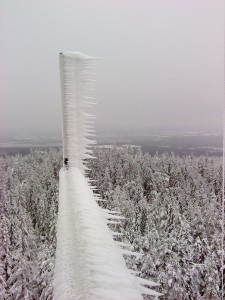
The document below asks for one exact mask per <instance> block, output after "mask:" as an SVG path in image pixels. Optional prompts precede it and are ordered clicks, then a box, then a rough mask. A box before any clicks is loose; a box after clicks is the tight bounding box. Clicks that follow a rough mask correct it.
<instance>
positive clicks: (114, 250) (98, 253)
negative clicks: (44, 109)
mask: <svg viewBox="0 0 225 300" xmlns="http://www.w3.org/2000/svg"><path fill="white" fill-rule="evenodd" d="M91 61H92V58H91V57H88V56H85V55H82V54H80V53H74V52H63V53H61V54H60V72H61V89H62V113H63V155H64V167H63V168H62V169H61V171H60V182H59V210H58V223H57V249H56V265H55V275H54V295H53V299H54V300H76V299H79V300H132V299H133V300H139V299H140V300H141V299H143V298H142V294H147V295H153V296H156V297H158V296H160V295H161V294H160V293H157V292H155V291H153V290H151V289H149V288H147V287H146V286H150V287H151V286H157V284H155V283H154V282H151V281H148V280H144V279H141V278H139V277H135V276H134V275H132V271H130V270H128V269H127V267H126V264H125V261H124V259H123V254H126V255H138V254H135V253H132V252H130V251H129V245H124V244H123V243H119V242H116V241H114V239H113V238H114V237H115V236H118V235H119V233H117V232H113V231H111V230H110V229H109V228H108V226H107V224H119V223H120V219H122V217H121V216H119V215H118V214H117V212H110V211H108V210H103V209H102V208H100V207H99V206H98V204H97V202H96V201H97V200H98V196H97V195H96V194H94V193H93V191H92V188H91V186H89V184H88V179H87V178H86V177H85V176H84V171H85V165H84V159H85V158H87V157H88V156H89V153H90V149H88V147H89V146H90V145H91V144H93V142H92V141H89V140H88V139H87V135H88V134H92V131H93V128H92V117H93V116H91V115H88V114H86V113H85V111H84V109H85V107H87V106H89V105H90V104H91V102H90V100H91V98H90V95H89V92H90V89H91V87H92V84H91V79H90V62H91ZM116 226H117V225H116Z"/></svg>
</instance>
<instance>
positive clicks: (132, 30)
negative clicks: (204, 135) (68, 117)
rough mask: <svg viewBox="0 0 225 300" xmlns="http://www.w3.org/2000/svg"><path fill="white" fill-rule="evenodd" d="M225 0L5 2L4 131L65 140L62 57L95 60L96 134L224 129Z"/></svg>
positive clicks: (1, 35)
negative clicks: (63, 54)
mask: <svg viewBox="0 0 225 300" xmlns="http://www.w3.org/2000/svg"><path fill="white" fill-rule="evenodd" d="M223 19H224V4H223V1H222V0H213V1H212V0H188V1H187V0H176V1H175V0H148V1H147V0H145V1H144V0H141V1H140V0H132V1H131V0H129V1H128V0H124V1H116V0H113V1H112V0H108V1H103V0H85V1H84V0H79V1H76V0H73V1H72V0H71V1H69V0H61V1H56V0H51V1H50V0H47V1H44V0H42V1H34V0H32V1H31V0H20V1H16V0H11V1H8V0H1V2H0V39H1V46H0V66H1V67H0V76H1V92H0V93H1V112H0V114H1V115H0V117H1V127H0V128H1V129H0V130H1V134H3V132H4V136H5V135H7V134H8V133H21V134H23V133H28V134H32V133H35V134H37V133H38V134H45V133H48V134H61V98H60V84H59V66H58V53H59V52H61V51H64V50H71V51H79V52H84V53H85V54H88V55H91V56H98V57H101V58H102V59H101V60H100V61H97V62H96V63H95V74H96V79H97V86H96V92H95V96H96V98H97V100H98V106H96V108H95V113H96V114H97V129H98V130H99V131H100V130H105V131H107V130H109V129H121V130H132V131H135V130H141V131H143V130H145V131H147V130H157V129H161V130H164V131H166V130H184V131H190V130H192V131H193V130H202V131H206V132H207V131H222V117H223V116H222V111H223V69H224V61H223V56H224V50H223V47H224V46H223V45H224V37H223V36H224V24H223V22H224V20H223Z"/></svg>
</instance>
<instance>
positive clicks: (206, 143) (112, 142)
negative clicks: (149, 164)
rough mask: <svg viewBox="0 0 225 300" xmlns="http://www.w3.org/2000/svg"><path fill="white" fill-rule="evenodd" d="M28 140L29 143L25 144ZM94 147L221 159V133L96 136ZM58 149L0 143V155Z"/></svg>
mask: <svg viewBox="0 0 225 300" xmlns="http://www.w3.org/2000/svg"><path fill="white" fill-rule="evenodd" d="M28 141H29V143H28ZM98 145H99V146H101V147H110V146H122V145H130V146H132V147H136V146H137V147H141V149H142V151H143V152H144V153H145V152H148V153H150V154H152V155H153V154H155V153H156V152H158V153H159V154H161V153H164V152H167V153H171V152H173V153H175V154H178V155H181V156H183V155H189V154H193V155H197V156H199V155H209V156H222V154H223V148H222V147H223V137H222V135H221V134H214V135H213V134H204V135H194V134H192V135H188V134H186V135H158V136H157V135H149V136H147V135H142V136H141V135H140V136H137V135H133V136H124V137H116V136H111V137H107V136H105V137H100V138H99V139H98ZM60 147H62V143H61V139H60V138H52V139H49V138H40V139H37V138H35V139H32V138H30V139H29V140H28V139H22V138H21V139H19V140H18V139H17V140H13V141H12V140H11V141H6V142H5V143H1V144H0V156H3V155H6V154H8V155H15V154H22V155H26V154H28V153H30V151H31V149H38V150H40V151H45V150H47V149H49V148H60Z"/></svg>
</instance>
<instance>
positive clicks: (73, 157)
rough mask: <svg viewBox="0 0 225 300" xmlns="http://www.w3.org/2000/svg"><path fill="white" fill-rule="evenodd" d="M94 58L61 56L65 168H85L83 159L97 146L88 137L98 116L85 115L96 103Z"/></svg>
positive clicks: (68, 53)
mask: <svg viewBox="0 0 225 300" xmlns="http://www.w3.org/2000/svg"><path fill="white" fill-rule="evenodd" d="M93 59H94V58H92V57H90V56H87V55H84V54H81V53H78V52H69V51H67V52H63V53H60V75H61V93H62V120H63V161H64V165H67V166H70V167H79V168H81V169H83V159H85V158H87V157H88V152H89V150H88V149H87V147H88V146H90V145H91V144H93V143H94V141H92V140H88V139H87V136H88V135H92V130H93V129H92V126H91V123H92V119H93V118H94V116H92V115H90V114H87V113H85V112H84V108H85V106H89V105H90V104H91V102H92V98H91V97H90V92H91V88H92V82H91V74H90V71H91V70H90V68H91V64H90V63H91V61H93Z"/></svg>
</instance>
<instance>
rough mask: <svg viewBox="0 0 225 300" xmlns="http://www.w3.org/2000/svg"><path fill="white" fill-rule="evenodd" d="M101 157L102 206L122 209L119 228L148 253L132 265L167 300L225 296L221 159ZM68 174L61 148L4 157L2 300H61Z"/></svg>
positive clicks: (129, 152)
mask: <svg viewBox="0 0 225 300" xmlns="http://www.w3.org/2000/svg"><path fill="white" fill-rule="evenodd" d="M94 156H95V159H92V160H90V161H87V165H88V167H89V170H88V171H87V175H88V176H90V177H91V178H92V179H94V180H96V182H95V183H93V184H95V185H97V187H98V193H100V195H101V197H102V198H103V199H104V200H106V201H105V202H101V203H100V205H101V206H103V207H104V208H110V209H113V210H117V211H120V212H121V214H122V215H123V216H124V217H125V218H126V219H124V220H123V221H122V226H120V227H118V228H116V230H120V231H121V232H122V233H123V234H124V235H123V237H122V238H121V239H122V241H125V242H129V243H131V245H132V248H133V250H134V251H135V252H140V253H142V256H141V257H135V256H131V257H130V256H129V257H125V259H126V263H127V266H128V268H129V269H134V270H136V271H139V272H140V273H139V276H141V277H143V278H146V279H151V280H153V281H155V282H158V283H160V284H161V286H160V287H159V288H158V291H160V292H162V293H164V294H165V296H164V297H162V299H164V300H165V299H168V300H192V299H196V300H203V299H204V300H217V299H221V298H222V295H221V271H222V270H221V254H222V251H221V228H222V221H221V219H222V217H221V207H222V206H221V202H222V158H221V157H210V156H184V157H179V156H177V155H175V154H167V153H165V154H162V155H157V154H155V155H154V156H150V155H149V154H147V153H146V154H142V152H141V150H140V149H137V150H134V149H132V148H129V147H127V148H123V149H119V148H116V147H115V148H111V149H105V148H98V147H96V148H95V149H94ZM61 167H62V153H61V152H60V151H58V150H55V149H52V150H49V151H33V152H31V153H30V154H28V155H25V156H21V155H16V156H5V157H2V158H0V199H1V201H0V299H3V300H14V299H15V300H24V299H25V300H36V299H40V300H47V299H48V300H50V299H52V279H53V274H54V260H55V249H56V223H57V209H58V183H59V177H58V176H59V170H60V168H61ZM111 226H118V225H111ZM146 299H148V298H146Z"/></svg>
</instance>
